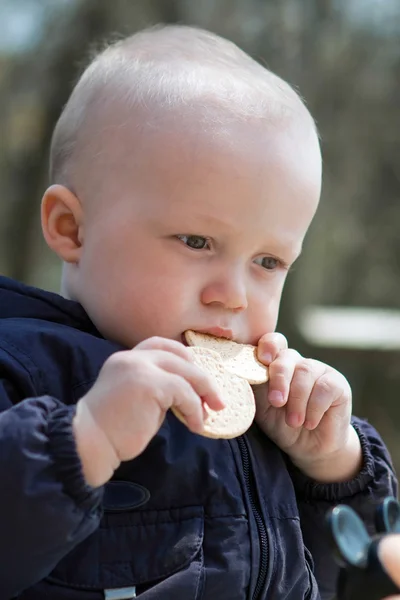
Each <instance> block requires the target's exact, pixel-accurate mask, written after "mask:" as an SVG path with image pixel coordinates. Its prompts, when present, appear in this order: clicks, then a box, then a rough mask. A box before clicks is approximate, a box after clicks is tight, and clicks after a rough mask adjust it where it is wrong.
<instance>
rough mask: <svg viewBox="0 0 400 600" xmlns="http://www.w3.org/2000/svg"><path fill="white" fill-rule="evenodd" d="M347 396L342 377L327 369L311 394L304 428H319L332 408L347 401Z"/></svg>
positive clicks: (317, 380) (316, 382) (318, 379)
mask: <svg viewBox="0 0 400 600" xmlns="http://www.w3.org/2000/svg"><path fill="white" fill-rule="evenodd" d="M345 394H346V388H345V385H344V384H343V381H342V376H341V375H340V374H339V373H337V372H336V371H326V368H325V369H324V372H323V373H322V375H320V376H319V377H318V378H317V379H316V381H315V383H314V386H313V389H312V392H311V394H310V398H309V401H308V405H307V409H306V415H305V423H304V426H305V427H306V428H307V429H310V430H312V429H315V428H316V427H318V425H319V423H320V422H321V419H322V417H323V416H324V414H325V413H326V412H327V411H328V410H329V409H330V408H331V406H336V405H337V404H339V403H340V402H341V400H342V399H343V400H345ZM349 410H350V404H349Z"/></svg>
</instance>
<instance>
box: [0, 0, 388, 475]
mask: <svg viewBox="0 0 400 600" xmlns="http://www.w3.org/2000/svg"><path fill="white" fill-rule="evenodd" d="M159 22H164V23H169V22H172V23H187V24H192V25H198V26H201V27H205V28H207V29H211V30H213V31H215V32H217V33H219V34H222V35H223V36H226V37H228V38H230V39H231V40H233V41H235V42H236V43H237V44H239V45H240V46H241V47H242V48H243V49H244V50H246V51H247V52H248V53H250V54H251V55H252V56H253V57H254V58H256V59H258V60H260V61H262V62H263V63H264V64H265V65H266V66H267V67H268V68H270V69H271V70H273V71H275V72H277V73H278V74H279V75H281V76H282V77H283V78H285V79H286V80H288V81H289V82H290V83H291V84H292V85H293V86H295V87H296V89H298V90H299V91H300V93H301V95H302V96H303V97H304V98H305V99H306V102H307V104H308V106H309V108H310V110H311V112H312V113H313V115H314V117H315V119H316V121H317V124H318V128H319V131H320V135H321V144H322V151H323V156H324V187H323V195H322V202H321V206H320V208H319V211H318V213H317V216H316V218H315V221H314V223H313V226H312V228H311V230H310V233H309V235H308V238H307V240H306V244H305V247H304V252H303V255H302V257H301V258H300V259H299V261H298V262H297V263H296V265H295V267H294V268H293V270H292V272H291V273H290V275H289V278H288V282H287V286H286V290H285V294H284V299H283V304H282V312H281V318H280V322H279V327H278V329H279V330H280V331H282V332H283V333H285V334H286V335H287V336H288V338H289V342H290V345H291V346H292V347H295V348H297V349H298V350H299V351H300V352H302V353H304V354H305V355H307V356H312V357H314V358H319V359H321V360H324V361H327V362H329V363H331V364H332V365H333V366H335V367H336V368H338V369H339V370H341V371H342V372H343V373H344V374H345V375H346V376H347V378H348V379H349V381H350V383H351V385H352V387H353V393H354V405H355V409H354V410H355V412H356V413H357V414H358V415H360V416H363V417H366V418H368V419H369V420H370V421H371V422H372V423H373V424H374V425H375V426H376V427H377V428H378V429H379V430H380V432H381V433H382V435H383V436H384V438H385V440H386V442H387V444H388V446H389V448H390V450H391V452H392V455H393V458H394V461H395V464H396V467H397V469H398V470H399V471H400V437H399V435H398V431H399V422H400V360H399V359H400V310H399V304H400V303H399V299H400V236H399V226H400V84H399V81H400V1H399V0H279V1H278V2H277V1H276V0H196V1H195V0H113V2H110V0H0V198H1V202H0V273H2V274H4V275H8V276H10V277H15V278H16V279H19V280H21V281H24V282H26V283H29V284H33V285H37V286H40V287H44V288H46V289H49V290H53V291H58V290H59V277H60V264H59V262H58V260H57V259H56V258H55V257H54V256H53V255H52V254H51V253H50V251H49V250H48V249H47V247H46V246H45V244H44V242H43V240H42V237H41V231H40V222H39V205H40V200H41V195H42V193H43V190H44V189H45V186H46V184H47V160H48V148H49V142H50V138H51V133H52V129H53V127H54V124H55V121H56V119H57V117H58V115H59V113H60V110H61V108H62V106H63V105H64V104H65V102H66V100H67V98H68V95H69V93H70V91H71V89H72V87H73V84H74V82H75V81H76V79H77V77H78V75H79V73H80V72H81V70H82V69H83V68H84V66H85V64H86V63H87V61H88V58H89V56H90V54H91V53H92V52H93V50H94V49H95V48H96V47H100V46H102V45H103V43H104V42H105V41H107V40H113V39H115V38H117V37H120V36H125V35H128V34H130V33H133V32H134V31H136V30H138V29H141V28H143V27H145V26H148V25H153V24H156V23H159Z"/></svg>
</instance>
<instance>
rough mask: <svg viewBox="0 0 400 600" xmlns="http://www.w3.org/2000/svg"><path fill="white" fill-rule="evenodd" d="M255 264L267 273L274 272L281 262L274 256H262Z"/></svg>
mask: <svg viewBox="0 0 400 600" xmlns="http://www.w3.org/2000/svg"><path fill="white" fill-rule="evenodd" d="M254 262H255V263H256V264H257V265H260V267H263V269H266V270H267V271H274V270H275V269H276V268H277V267H279V265H280V261H279V260H278V259H277V258H274V257H273V256H260V257H258V258H256V259H255V260H254Z"/></svg>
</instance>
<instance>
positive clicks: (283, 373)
mask: <svg viewBox="0 0 400 600" xmlns="http://www.w3.org/2000/svg"><path fill="white" fill-rule="evenodd" d="M270 370H271V371H272V374H273V377H274V379H285V378H286V377H287V373H288V368H287V366H286V365H285V363H284V362H283V361H277V362H274V364H273V366H271V367H270Z"/></svg>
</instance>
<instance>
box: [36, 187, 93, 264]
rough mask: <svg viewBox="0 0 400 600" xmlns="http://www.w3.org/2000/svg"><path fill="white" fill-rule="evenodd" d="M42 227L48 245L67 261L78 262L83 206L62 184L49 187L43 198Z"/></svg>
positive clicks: (81, 239)
mask: <svg viewBox="0 0 400 600" xmlns="http://www.w3.org/2000/svg"><path fill="white" fill-rule="evenodd" d="M41 219H42V230H43V235H44V239H45V240H46V242H47V245H48V246H49V247H50V248H51V249H52V250H54V252H55V253H56V254H58V256H59V257H60V258H61V259H62V260H63V261H64V262H67V263H78V262H79V257H80V253H81V247H82V244H83V210H82V206H81V203H80V201H79V199H78V198H77V197H76V196H75V194H73V193H72V192H71V191H70V190H69V189H68V188H66V187H64V186H62V185H52V186H51V187H49V188H48V189H47V190H46V192H45V194H44V196H43V199H42V208H41Z"/></svg>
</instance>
